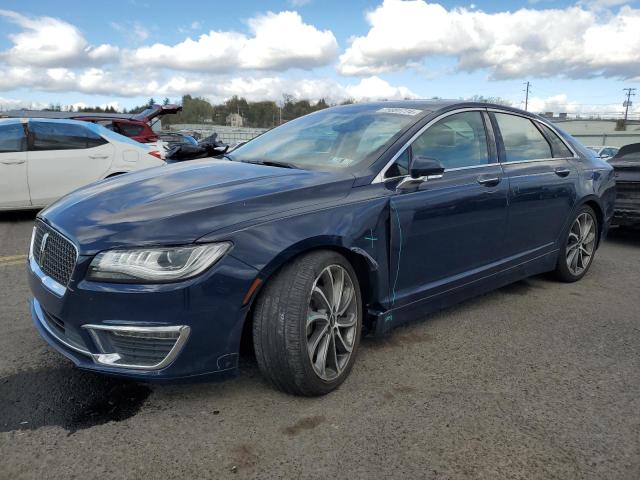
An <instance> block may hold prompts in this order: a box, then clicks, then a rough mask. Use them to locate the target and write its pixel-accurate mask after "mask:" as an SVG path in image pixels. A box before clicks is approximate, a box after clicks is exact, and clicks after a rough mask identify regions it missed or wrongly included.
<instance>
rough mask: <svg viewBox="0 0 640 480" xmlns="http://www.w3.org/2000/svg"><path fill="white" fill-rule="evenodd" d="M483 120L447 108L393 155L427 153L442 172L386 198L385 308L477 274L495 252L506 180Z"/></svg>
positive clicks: (398, 169)
mask: <svg viewBox="0 0 640 480" xmlns="http://www.w3.org/2000/svg"><path fill="white" fill-rule="evenodd" d="M487 123H488V117H486V116H485V115H483V113H482V112H480V111H466V112H460V113H454V114H451V115H449V116H447V117H445V118H443V119H441V120H439V121H438V122H436V123H434V124H433V125H431V126H430V127H429V128H427V129H426V130H425V131H424V132H423V133H422V134H421V135H420V136H418V137H417V138H416V140H415V141H414V142H413V143H412V144H411V146H410V147H409V148H408V149H407V152H405V153H404V154H403V155H402V156H401V157H400V158H399V161H400V163H402V162H404V163H408V162H410V161H411V158H415V157H416V156H424V157H429V158H433V159H435V160H438V161H439V162H440V163H441V164H442V165H443V166H444V167H445V172H444V175H443V176H442V178H437V179H430V180H427V181H426V182H424V183H422V184H420V185H419V186H418V187H417V189H415V190H413V191H403V190H398V191H397V192H396V194H395V195H394V196H393V197H392V200H391V211H390V215H391V218H390V229H391V252H392V254H391V258H392V260H391V265H390V267H391V268H390V286H391V307H392V308H393V307H400V306H403V305H406V304H408V303H411V302H413V301H415V300H419V299H421V298H424V297H425V296H430V295H434V294H437V293H440V292H443V291H446V290H448V289H451V288H455V287H457V286H461V285H464V284H465V283H468V282H470V281H473V280H474V279H477V278H480V277H481V276H482V274H483V272H486V271H487V269H489V268H491V266H492V264H494V263H495V262H497V261H499V260H500V259H501V258H502V256H503V253H502V246H503V242H504V237H505V233H506V219H507V192H508V185H507V182H506V180H505V179H504V178H503V171H502V168H501V166H500V164H499V163H497V158H496V155H495V145H494V144H493V143H492V142H493V136H492V135H488V133H489V132H488V130H487V128H491V127H490V126H489V125H487ZM488 139H491V140H490V141H488ZM407 156H408V157H410V158H407ZM403 168H406V167H402V165H399V166H398V167H394V168H392V169H390V170H391V172H394V173H391V174H392V175H393V174H397V173H404V172H403V170H402V169H403Z"/></svg>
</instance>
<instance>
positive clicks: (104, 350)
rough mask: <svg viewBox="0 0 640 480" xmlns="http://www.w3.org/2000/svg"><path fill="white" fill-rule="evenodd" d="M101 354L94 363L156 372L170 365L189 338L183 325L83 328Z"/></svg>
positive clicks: (84, 326)
mask: <svg viewBox="0 0 640 480" xmlns="http://www.w3.org/2000/svg"><path fill="white" fill-rule="evenodd" d="M83 328H85V329H87V330H88V331H89V333H90V334H91V337H92V338H93V340H94V342H95V344H96V347H98V350H99V352H100V353H97V354H93V355H92V357H93V360H94V361H95V362H96V363H100V364H102V365H109V366H113V367H121V368H136V369H145V370H158V369H161V368H165V367H167V366H169V365H170V364H171V363H172V362H173V361H174V360H175V358H176V357H177V356H178V353H180V351H181V350H182V347H183V346H184V344H185V343H186V341H187V338H188V337H189V333H190V330H191V329H190V328H189V327H188V326H186V325H179V326H170V327H133V326H132V327H129V326H119V325H118V326H116V325H114V326H112V325H83Z"/></svg>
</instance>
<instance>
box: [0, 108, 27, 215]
mask: <svg viewBox="0 0 640 480" xmlns="http://www.w3.org/2000/svg"><path fill="white" fill-rule="evenodd" d="M29 205H31V201H30V199H29V186H28V184H27V139H26V136H25V132H24V125H23V123H22V122H21V121H20V119H9V120H3V121H2V123H0V208H18V207H28V206H29Z"/></svg>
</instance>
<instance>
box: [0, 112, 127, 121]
mask: <svg viewBox="0 0 640 480" xmlns="http://www.w3.org/2000/svg"><path fill="white" fill-rule="evenodd" d="M0 116H3V117H12V118H36V117H37V118H55V119H73V118H104V119H114V120H115V119H122V120H130V119H131V117H133V114H129V113H97V112H51V111H46V110H8V111H6V112H1V113H0Z"/></svg>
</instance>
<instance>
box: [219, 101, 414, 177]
mask: <svg viewBox="0 0 640 480" xmlns="http://www.w3.org/2000/svg"><path fill="white" fill-rule="evenodd" d="M422 113H423V111H422V110H416V109H409V108H381V107H380V105H375V106H371V105H350V106H344V107H333V108H328V109H326V110H321V111H319V112H315V113H312V114H310V115H306V116H304V117H300V118H297V119H295V120H291V121H290V122H288V123H285V124H284V125H282V126H280V127H278V128H274V129H273V130H270V131H268V132H265V133H264V134H262V135H261V136H259V137H257V138H254V139H253V140H251V141H250V142H248V143H246V144H245V145H242V146H241V147H238V148H237V149H236V150H234V151H233V154H232V155H229V157H230V158H231V159H232V160H237V161H241V162H258V163H263V162H264V163H282V164H288V165H291V166H295V167H297V168H309V169H319V170H323V169H341V168H348V167H353V166H355V165H357V164H360V163H365V162H369V163H370V162H371V161H373V160H375V159H376V158H377V155H379V154H380V153H382V151H383V150H384V149H385V148H386V146H387V145H388V144H389V143H390V142H392V141H394V140H395V139H396V138H397V137H398V136H400V134H401V133H402V132H403V131H404V130H405V128H407V127H408V126H409V125H411V124H413V123H415V122H416V121H417V120H418V119H419V118H420V115H421V114H422Z"/></svg>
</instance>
